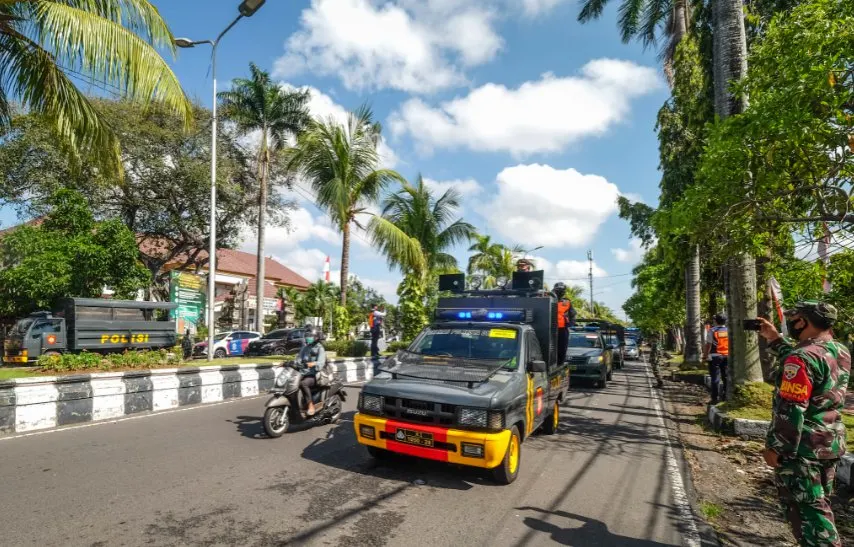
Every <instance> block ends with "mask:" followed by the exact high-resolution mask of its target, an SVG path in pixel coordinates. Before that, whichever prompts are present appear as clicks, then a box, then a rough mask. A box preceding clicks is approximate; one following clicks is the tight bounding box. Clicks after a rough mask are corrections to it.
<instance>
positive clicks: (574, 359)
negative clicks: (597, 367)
mask: <svg viewBox="0 0 854 547" xmlns="http://www.w3.org/2000/svg"><path fill="white" fill-rule="evenodd" d="M567 361H569V363H570V364H573V365H584V364H586V363H587V357H570V358H569V359H567Z"/></svg>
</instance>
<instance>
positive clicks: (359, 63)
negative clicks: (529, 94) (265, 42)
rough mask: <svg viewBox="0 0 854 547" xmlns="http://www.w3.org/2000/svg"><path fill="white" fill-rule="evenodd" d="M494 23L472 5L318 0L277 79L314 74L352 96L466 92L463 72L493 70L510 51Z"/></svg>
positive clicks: (276, 68)
mask: <svg viewBox="0 0 854 547" xmlns="http://www.w3.org/2000/svg"><path fill="white" fill-rule="evenodd" d="M452 8H456V9H452ZM493 17H494V16H493V13H492V11H491V10H489V9H487V8H485V7H483V6H480V5H478V4H477V3H476V2H467V1H463V2H457V3H456V5H454V3H452V2H447V1H444V0H440V1H432V2H413V1H412V0H398V1H397V2H392V1H389V2H382V3H381V2H379V1H377V0H312V2H311V6H310V7H309V8H307V9H305V10H303V12H302V16H301V18H300V30H298V31H297V32H296V33H294V34H293V35H291V36H290V38H288V40H287V43H286V44H285V54H284V55H283V56H282V57H280V58H279V59H277V60H276V62H275V65H274V74H276V75H277V76H282V77H287V76H292V75H295V74H300V73H303V72H307V71H309V72H312V73H314V74H318V75H323V76H329V75H332V76H337V77H339V78H341V81H342V82H343V84H344V86H345V87H347V88H348V89H365V88H368V89H375V88H393V89H399V90H402V91H408V92H413V93H430V92H433V91H437V90H440V89H444V88H448V87H451V86H457V85H461V84H464V83H465V76H464V74H463V73H462V71H461V68H462V67H470V66H475V65H479V64H482V63H485V62H487V61H489V60H491V59H492V58H493V57H495V55H496V54H497V53H498V51H499V50H500V49H501V47H502V40H501V38H500V37H499V36H498V34H497V33H496V31H495V29H494V28H493Z"/></svg>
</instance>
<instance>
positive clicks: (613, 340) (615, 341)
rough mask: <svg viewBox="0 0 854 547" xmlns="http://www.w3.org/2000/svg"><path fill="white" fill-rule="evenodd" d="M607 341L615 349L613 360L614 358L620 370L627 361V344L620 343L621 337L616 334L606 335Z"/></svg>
mask: <svg viewBox="0 0 854 547" xmlns="http://www.w3.org/2000/svg"><path fill="white" fill-rule="evenodd" d="M605 341H606V342H607V343H608V344H610V345H611V346H612V347H613V348H614V349H613V350H612V351H613V360H614V368H615V369H617V370H620V369H622V368H623V364H625V362H626V352H625V346H624V345H622V344H621V343H620V339H619V338H617V337H616V336H606V337H605Z"/></svg>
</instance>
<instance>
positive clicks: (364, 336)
mask: <svg viewBox="0 0 854 547" xmlns="http://www.w3.org/2000/svg"><path fill="white" fill-rule="evenodd" d="M356 340H358V341H360V342H364V343H365V344H367V345H368V348H369V349H370V347H371V331H369V330H366V331H362V332H361V333H359V336H358V337H357V338H356ZM377 348H378V349H379V350H380V351H385V350H387V349H388V342H387V341H386V338H385V333H382V334H380V338H379V340H377Z"/></svg>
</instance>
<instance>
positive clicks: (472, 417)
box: [458, 408, 488, 428]
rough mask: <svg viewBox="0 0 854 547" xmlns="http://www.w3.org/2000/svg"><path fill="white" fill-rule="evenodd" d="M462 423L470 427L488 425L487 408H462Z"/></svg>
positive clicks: (460, 419) (460, 418)
mask: <svg viewBox="0 0 854 547" xmlns="http://www.w3.org/2000/svg"><path fill="white" fill-rule="evenodd" d="M458 421H459V423H460V425H465V426H469V427H483V428H485V427H486V424H487V422H488V416H487V412H486V409H483V408H461V409H460V417H459V420H458Z"/></svg>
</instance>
